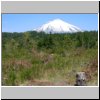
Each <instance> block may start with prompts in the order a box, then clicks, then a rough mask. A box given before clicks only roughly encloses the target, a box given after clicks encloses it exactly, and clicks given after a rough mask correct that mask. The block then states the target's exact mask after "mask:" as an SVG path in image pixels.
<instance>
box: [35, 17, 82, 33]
mask: <svg viewBox="0 0 100 100" xmlns="http://www.w3.org/2000/svg"><path fill="white" fill-rule="evenodd" d="M36 31H37V32H42V31H43V32H45V33H75V32H81V31H82V30H81V29H80V28H78V27H76V26H74V25H71V24H69V23H67V22H64V21H62V20H61V19H55V20H53V21H50V22H48V23H46V24H44V25H42V26H41V27H40V28H38V29H36Z"/></svg>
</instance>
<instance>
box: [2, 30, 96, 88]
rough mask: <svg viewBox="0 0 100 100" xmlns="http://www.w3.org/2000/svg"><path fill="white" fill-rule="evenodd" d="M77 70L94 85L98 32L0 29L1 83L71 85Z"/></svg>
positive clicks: (89, 83) (8, 84)
mask: <svg viewBox="0 0 100 100" xmlns="http://www.w3.org/2000/svg"><path fill="white" fill-rule="evenodd" d="M78 71H85V72H86V74H87V84H88V85H90V86H94V85H98V32H97V31H85V32H77V33H74V34H70V33H67V34H60V33H59V34H57V33H56V34H45V33H44V32H35V31H27V32H22V33H17V32H14V33H8V32H3V33H2V85H7V86H10V85H14V86H15V85H18V86H20V85H33V86H34V85H39V86H40V85H43V86H45V85H57V86H58V85H59V86H63V85H65V86H69V85H70V86H73V85H74V84H75V75H76V72H78Z"/></svg>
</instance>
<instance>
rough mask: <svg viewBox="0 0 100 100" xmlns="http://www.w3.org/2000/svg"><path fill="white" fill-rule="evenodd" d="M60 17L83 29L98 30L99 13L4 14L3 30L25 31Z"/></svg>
mask: <svg viewBox="0 0 100 100" xmlns="http://www.w3.org/2000/svg"><path fill="white" fill-rule="evenodd" d="M58 18H59V19H61V20H63V21H66V22H67V23H69V24H73V25H75V26H77V27H79V28H81V29H82V30H88V31H90V30H98V15H97V14H2V32H25V31H29V30H33V29H36V28H38V27H40V26H41V25H42V24H45V23H47V22H48V21H51V20H54V19H58Z"/></svg>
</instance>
